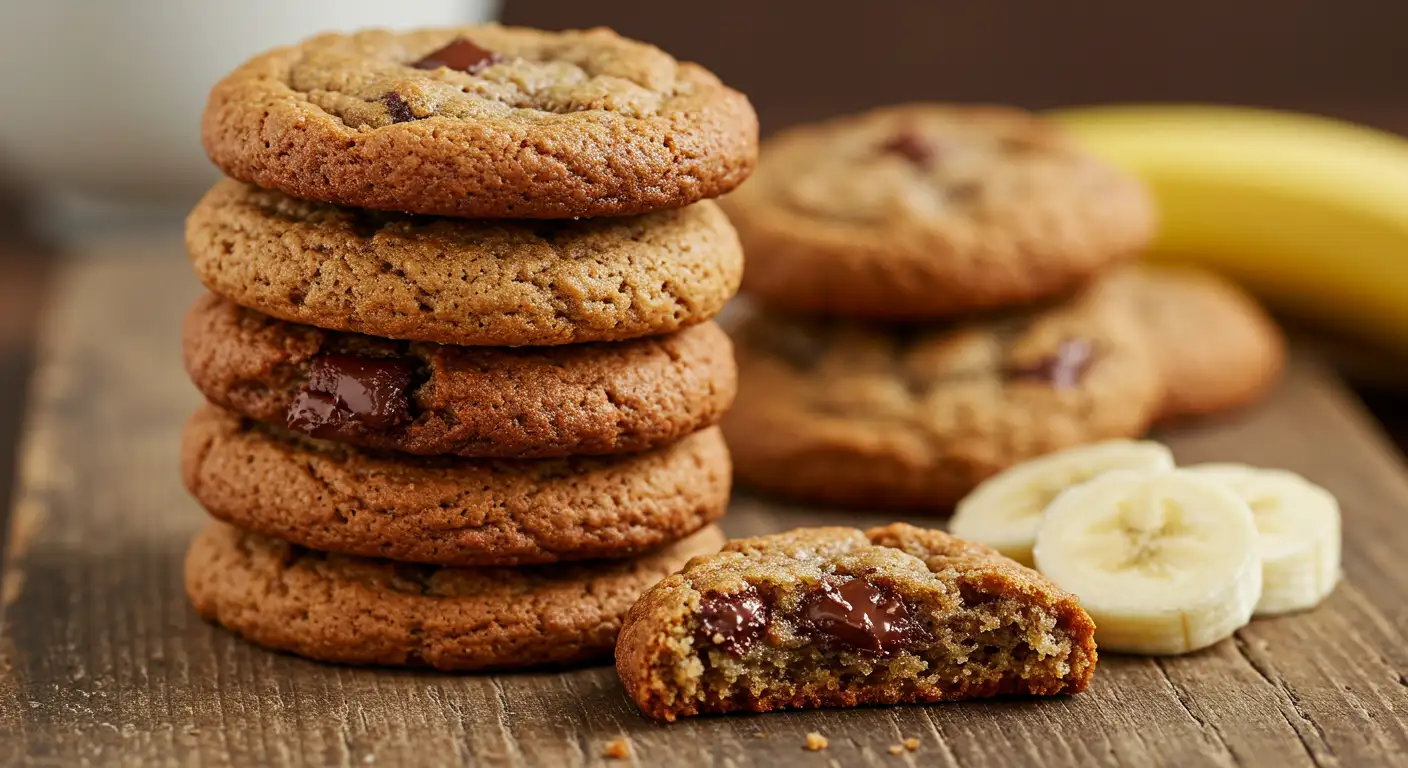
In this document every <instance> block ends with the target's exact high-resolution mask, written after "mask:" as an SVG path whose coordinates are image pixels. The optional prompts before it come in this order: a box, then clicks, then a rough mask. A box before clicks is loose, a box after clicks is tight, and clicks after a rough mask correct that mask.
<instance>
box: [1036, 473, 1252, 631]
mask: <svg viewBox="0 0 1408 768" xmlns="http://www.w3.org/2000/svg"><path fill="white" fill-rule="evenodd" d="M1257 546H1258V543H1257V531H1256V526H1255V525H1254V524H1253V522H1252V512H1251V509H1250V507H1248V505H1247V502H1245V501H1243V500H1242V498H1241V497H1240V496H1238V495H1237V494H1236V493H1233V492H1232V491H1231V490H1230V489H1228V488H1227V487H1225V486H1223V485H1221V484H1219V483H1218V482H1216V481H1213V480H1210V479H1208V478H1207V477H1205V476H1203V475H1200V474H1198V473H1195V472H1189V471H1187V470H1179V469H1175V470H1172V471H1166V472H1161V471H1153V472H1150V471H1118V472H1110V473H1107V474H1105V475H1102V476H1100V477H1097V478H1095V479H1094V480H1091V481H1089V482H1087V483H1084V484H1082V485H1078V486H1076V487H1074V488H1071V489H1070V490H1067V491H1066V492H1065V493H1062V494H1061V495H1060V496H1058V497H1057V498H1056V500H1055V501H1053V502H1052V503H1051V505H1050V506H1049V507H1047V509H1046V515H1045V517H1044V519H1043V521H1042V525H1041V529H1040V531H1039V532H1038V533H1037V538H1036V547H1035V550H1034V557H1035V561H1036V567H1037V570H1039V571H1041V572H1042V573H1043V574H1044V575H1046V577H1047V578H1049V579H1051V580H1052V581H1053V582H1055V583H1056V584H1057V585H1058V586H1060V587H1061V588H1062V589H1065V590H1066V591H1068V592H1072V593H1074V594H1075V595H1076V597H1078V598H1080V602H1081V606H1082V607H1084V608H1085V610H1086V611H1087V612H1088V613H1089V614H1090V617H1091V618H1092V619H1094V620H1095V642H1096V645H1098V646H1099V648H1100V649H1101V650H1102V651H1103V650H1110V651H1116V652H1122V653H1140V654H1158V655H1170V654H1179V653H1187V652H1189V651H1196V650H1198V649H1199V648H1206V647H1207V646H1209V645H1212V644H1213V643H1216V642H1217V641H1219V640H1222V639H1223V638H1225V637H1229V636H1230V635H1231V634H1232V633H1233V632H1235V631H1237V629H1238V628H1240V627H1243V626H1245V625H1246V624H1247V622H1248V621H1250V620H1251V617H1252V611H1253V609H1254V608H1255V607H1256V604H1257V601H1258V600H1259V599H1260V598H1261V561H1260V558H1259V556H1258V550H1257Z"/></svg>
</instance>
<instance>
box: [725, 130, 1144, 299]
mask: <svg viewBox="0 0 1408 768" xmlns="http://www.w3.org/2000/svg"><path fill="white" fill-rule="evenodd" d="M723 203H724V205H725V208H726V210H727V211H728V213H729V216H730V217H732V219H733V222H734V225H735V226H736V227H737V228H738V232H739V236H740V237H741V238H742V240H743V246H744V250H745V252H746V253H747V254H748V272H747V274H746V275H745V276H744V280H743V290H744V292H745V293H747V294H749V295H751V296H753V297H754V298H756V299H757V300H758V301H759V302H760V303H762V304H765V305H767V306H768V307H770V308H774V309H779V310H786V311H796V312H805V313H813V314H824V315H835V316H841V317H854V318H870V319H883V320H894V321H917V320H929V319H934V318H943V317H950V316H954V315H958V314H964V313H970V312H974V311H980V310H990V309H996V308H1001V307H1006V306H1008V305H1011V304H1018V303H1024V302H1030V301H1034V300H1038V299H1042V298H1045V297H1050V296H1054V295H1057V294H1062V293H1066V292H1069V291H1071V290H1073V289H1075V288H1077V287H1078V286H1080V285H1081V284H1083V283H1085V282H1086V281H1088V280H1089V279H1090V278H1091V277H1092V276H1094V275H1095V274H1097V273H1098V272H1100V271H1101V270H1102V269H1104V268H1105V267H1107V266H1109V265H1110V264H1112V263H1114V262H1116V261H1119V260H1122V259H1124V258H1126V257H1128V256H1130V255H1131V254H1134V253H1136V252H1137V251H1139V250H1140V249H1141V248H1142V247H1143V246H1144V245H1145V243H1146V242H1147V241H1148V240H1149V238H1150V236H1151V234H1152V232H1153V224H1154V214H1153V206H1152V204H1151V202H1150V200H1149V197H1148V195H1147V194H1146V192H1145V190H1144V189H1143V187H1142V186H1141V185H1140V184H1139V183H1138V182H1137V181H1135V180H1134V179H1133V178H1130V177H1128V176H1126V175H1125V174H1123V173H1122V172H1120V171H1117V170H1115V169H1114V168H1112V167H1109V166H1107V165H1105V164H1103V163H1102V162H1100V161H1098V160H1096V159H1094V158H1093V157H1091V156H1090V155H1088V154H1086V153H1085V152H1083V151H1082V150H1080V149H1078V148H1077V147H1076V146H1074V144H1073V143H1072V142H1071V141H1070V140H1069V139H1068V138H1067V137H1066V136H1065V135H1064V134H1062V133H1061V132H1060V131H1059V129H1058V128H1057V127H1055V126H1054V125H1053V124H1051V123H1048V122H1047V121H1045V120H1043V119H1041V118H1039V117H1035V116H1033V115H1029V114H1027V113H1024V112H1020V111H1017V110H1012V109H1002V108H996V107H959V106H944V105H935V104H910V105H905V106H897V107H889V108H886V109H880V110H876V111H872V112H868V113H865V114H861V115H855V116H850V117H842V118H838V119H834V120H831V121H828V122H824V123H820V124H817V125H809V126H803V127H799V128H794V129H791V130H788V131H784V132H782V133H779V134H777V135H776V136H775V137H774V138H771V139H769V140H768V141H767V142H765V144H764V147H763V152H762V159H761V161H760V163H759V165H758V171H757V173H756V174H755V175H754V177H753V179H752V180H751V181H750V182H749V183H748V184H747V185H746V186H744V187H742V188H740V189H739V190H738V191H737V192H735V193H733V194H732V195H730V196H729V197H727V198H725V199H724V201H723Z"/></svg>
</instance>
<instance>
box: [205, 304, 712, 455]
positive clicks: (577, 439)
mask: <svg viewBox="0 0 1408 768" xmlns="http://www.w3.org/2000/svg"><path fill="white" fill-rule="evenodd" d="M184 342H185V358H186V371H187V372H188V373H189V374H190V376H191V380H192V381H194V382H195V384H196V386H197V387H199V388H200V390H201V392H203V393H204V394H205V396H206V398H207V399H208V400H210V401H211V402H213V403H216V404H217V405H221V406H224V407H226V408H230V409H232V410H234V411H236V412H239V413H242V414H244V415H246V416H249V417H251V418H254V419H257V420H259V421H263V422H267V423H271V424H281V425H287V426H288V427H289V428H291V429H295V430H298V431H301V432H304V433H306V434H309V435H312V436H314V437H322V438H327V439H333V440H338V441H341V442H344V443H350V444H352V445H360V446H365V447H371V448H381V449H393V450H398V451H405V452H408V453H414V454H419V455H436V454H459V455H461V456H471V457H476V456H478V457H483V456H488V457H500V458H537V457H551V456H571V455H593V454H611V453H629V452H635V451H643V450H647V449H649V448H654V447H657V446H661V445H665V444H668V443H672V442H674V441H676V440H679V439H680V438H683V437H685V436H686V435H689V434H691V433H693V432H696V431H698V430H700V429H703V428H704V427H708V426H711V425H713V424H714V423H715V422H717V421H718V419H719V418H720V416H722V415H723V412H724V411H725V410H727V409H728V407H729V404H730V403H732V402H733V396H734V391H735V388H736V383H737V382H736V379H737V370H736V368H735V366H734V363H733V348H732V345H731V344H730V342H729V339H728V336H727V335H726V334H725V333H724V332H723V331H722V330H721V329H720V328H719V327H718V326H717V325H714V324H713V323H704V324H702V325H697V326H694V327H692V328H687V329H685V330H682V331H676V332H675V333H673V334H669V335H666V336H656V337H650V338H646V339H637V340H634V341H623V342H616V343H611V344H607V343H601V344H572V345H567V346H560V347H520V348H516V349H515V348H505V347H454V346H441V345H439V344H429V343H418V342H398V341H389V340H386V339H380V338H376V337H373V336H361V335H357V334H349V333H340V332H336V331H324V330H321V329H319V328H314V327H313V326H308V325H298V324H294V323H287V322H283V321H281V320H275V319H273V318H271V317H268V316H267V315H262V314H260V313H258V312H255V311H254V310H251V309H245V308H243V307H240V306H239V305H237V304H235V303H234V302H231V301H229V300H228V299H223V298H220V297H218V296H215V295H214V294H206V295H205V296H203V297H201V298H200V299H198V300H197V301H196V303H195V305H194V306H193V307H191V311H190V312H189V313H188V314H187V316H186V324H185V333H184Z"/></svg>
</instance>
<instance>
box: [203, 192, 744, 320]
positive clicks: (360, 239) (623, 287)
mask: <svg viewBox="0 0 1408 768" xmlns="http://www.w3.org/2000/svg"><path fill="white" fill-rule="evenodd" d="M186 247H187V250H188V251H189V252H190V256H191V260H192V262H193V263H194V266H195V271H196V275H197V276H198V277H199V278H200V279H201V282H203V283H205V285H206V286H207V287H208V288H210V290H212V291H214V292H216V293H218V294H220V295H222V296H225V297H226V298H229V299H231V300H233V301H235V302H236V303H238V304H241V305H243V306H246V307H250V308H251V309H257V310H259V311H260V312H263V313H265V314H268V315H272V316H274V317H277V318H280V319H282V320H289V321H292V322H298V323H306V324H308V325H315V326H318V327H320V328H327V329H329V330H338V331H355V332H358V333H367V334H371V335H373V336H382V337H387V338H393V339H413V340H416V341H435V342H440V343H442V344H462V345H469V346H526V345H548V344H574V343H580V342H588V341H620V340H623V339H633V338H637V337H640V336H654V335H659V334H663V333H669V332H671V331H675V330H678V329H680V328H684V327H687V326H690V325H695V324H698V323H701V322H703V321H705V320H708V319H709V318H710V317H713V316H714V315H715V314H717V313H718V312H719V310H720V309H722V308H723V305H724V303H725V302H726V301H728V299H729V298H730V297H732V296H733V294H734V293H735V291H737V289H738V283H739V279H740V276H741V274H742V271H743V254H742V251H741V249H740V247H739V244H738V237H737V235H735V234H734V231H733V228H732V227H730V226H729V223H728V219H727V218H726V217H725V216H724V214H723V212H722V211H720V210H719V208H718V206H717V205H715V204H714V203H712V202H704V203H700V204H698V205H692V206H689V207H688V208H684V209H681V210H676V211H665V212H662V213H653V214H647V215H645V216H636V217H630V218H619V219H597V220H593V221H585V220H584V221H549V222H514V221H464V220H460V219H448V218H433V217H423V216H408V215H405V214H394V213H380V212H376V211H366V210H359V209H356V208H342V207H337V206H332V205H324V204H321V203H309V202H304V201H302V200H295V199H293V198H291V197H288V196H286V195H283V194H281V193H278V192H271V191H268V190H261V189H259V188H257V187H251V186H248V185H245V184H240V183H239V182H236V181H230V180H228V179H227V180H224V181H222V182H220V183H219V184H216V185H215V187H214V188H213V189H211V190H210V192H208V193H207V194H206V195H205V197H204V198H203V199H202V200H201V201H200V203H199V204H198V205H197V206H196V208H195V210H194V211H192V212H191V215H190V217H189V218H188V219H187V220H186Z"/></svg>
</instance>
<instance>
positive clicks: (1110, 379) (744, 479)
mask: <svg viewBox="0 0 1408 768" xmlns="http://www.w3.org/2000/svg"><path fill="white" fill-rule="evenodd" d="M733 335H734V343H735V346H736V349H737V358H738V366H739V389H738V397H737V399H736V400H735V404H734V407H733V409H732V410H730V411H729V412H728V413H727V414H726V415H725V416H724V419H723V422H722V425H723V428H724V433H725V435H726V436H727V437H728V440H729V447H730V448H731V449H732V451H733V455H734V459H735V464H736V467H737V469H736V472H737V479H738V480H739V482H741V483H746V484H748V485H751V486H753V487H755V488H758V489H761V490H764V491H768V492H771V493H774V494H778V495H781V496H784V497H787V498H790V499H795V500H799V501H808V502H816V503H821V504H834V505H841V506H858V507H871V508H875V507H880V508H892V509H905V510H912V511H921V512H937V513H943V512H947V511H949V510H951V508H952V506H953V504H955V503H956V502H957V501H958V500H959V499H960V498H962V497H963V495H964V494H966V493H967V492H968V491H970V490H972V489H973V487H974V486H976V485H977V484H978V483H979V482H981V481H982V480H984V479H985V478H987V477H989V476H991V475H993V474H996V473H997V472H999V471H1001V470H1002V469H1005V468H1007V467H1009V466H1012V465H1013V464H1016V463H1018V462H1021V461H1024V460H1026V459H1029V458H1032V457H1035V456H1039V455H1041V454H1044V453H1049V452H1051V451H1055V450H1059V449H1061V448H1066V447H1070V446H1073V445H1079V444H1082V443H1087V442H1095V441H1098V440H1104V439H1109V438H1116V437H1134V436H1138V435H1141V434H1143V433H1144V432H1145V430H1146V429H1147V428H1148V426H1149V424H1150V422H1151V421H1152V420H1153V419H1154V417H1155V416H1156V415H1157V413H1158V410H1159V408H1160V407H1161V402H1162V398H1163V382H1162V379H1161V378H1160V373H1159V367H1158V364H1157V362H1156V360H1155V358H1154V352H1153V350H1151V349H1150V344H1149V342H1148V341H1147V340H1146V338H1145V336H1144V334H1143V331H1142V329H1141V328H1140V327H1139V326H1138V324H1137V323H1135V322H1132V320H1131V318H1130V317H1129V314H1128V313H1127V312H1126V311H1125V309H1124V305H1123V303H1122V302H1119V301H1116V300H1114V299H1113V297H1111V296H1109V295H1107V294H1105V293H1101V292H1097V291H1090V292H1086V293H1083V294H1081V295H1079V296H1076V297H1073V298H1071V299H1069V300H1066V301H1063V302H1060V303H1056V304H1052V305H1048V306H1046V307H1042V308H1036V309H1028V310H1023V311H1020V312H1017V313H1014V314H1010V315H1005V316H994V317H989V318H986V319H981V318H980V319H969V320H966V321H964V322H962V323H959V324H944V325H926V326H901V327H895V326H884V327H881V326H874V325H867V324H864V323H857V322H845V321H839V320H838V321H815V320H810V321H809V320H801V319H797V318H787V317H783V316H780V315H775V314H774V315H767V314H760V315H755V316H752V317H749V318H747V319H745V320H744V321H743V323H742V325H741V326H740V327H739V328H738V329H737V330H736V331H735V332H734V334H733ZM1081 342H1084V343H1085V345H1086V346H1085V347H1084V350H1085V351H1086V352H1088V354H1087V355H1086V356H1085V358H1084V361H1083V364H1081V365H1077V366H1074V367H1072V368H1071V370H1066V371H1064V375H1065V378H1066V379H1068V380H1064V381H1061V382H1059V383H1058V382H1057V381H1055V380H1054V379H1055V378H1061V376H1057V374H1061V373H1062V371H1058V370H1056V367H1055V366H1053V363H1054V361H1057V360H1060V359H1062V355H1063V353H1064V352H1065V351H1067V350H1069V349H1072V348H1073V347H1072V346H1070V345H1071V344H1072V343H1081ZM1076 351H1080V350H1079V349H1077V350H1076ZM1075 362H1081V361H1080V360H1076V361H1075ZM1043 366H1053V367H1051V368H1050V369H1049V370H1044V368H1043ZM1043 374H1047V375H1043Z"/></svg>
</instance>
